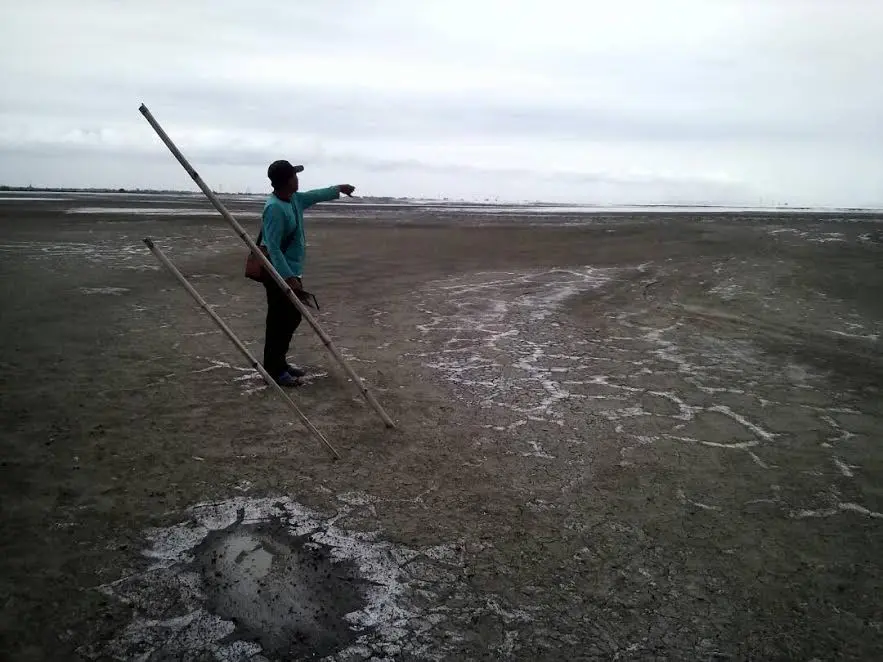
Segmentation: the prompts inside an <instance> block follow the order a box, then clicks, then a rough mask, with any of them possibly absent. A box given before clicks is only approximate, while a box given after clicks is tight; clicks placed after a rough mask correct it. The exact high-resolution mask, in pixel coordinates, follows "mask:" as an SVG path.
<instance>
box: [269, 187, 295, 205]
mask: <svg viewBox="0 0 883 662" xmlns="http://www.w3.org/2000/svg"><path fill="white" fill-rule="evenodd" d="M273 195H275V196H276V197H277V198H279V199H280V200H285V202H291V193H288V194H286V193H283V192H282V191H277V190H276V189H273Z"/></svg>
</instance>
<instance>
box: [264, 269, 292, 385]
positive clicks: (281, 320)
mask: <svg viewBox="0 0 883 662" xmlns="http://www.w3.org/2000/svg"><path fill="white" fill-rule="evenodd" d="M264 289H265V290H266V291H267V329H266V334H265V336H264V369H265V370H266V371H267V372H269V373H270V376H271V377H279V376H280V375H281V374H282V373H283V372H285V366H286V356H287V355H288V348H289V346H290V345H291V337H292V336H293V335H294V332H295V330H296V329H297V327H298V326H299V325H300V322H301V314H300V311H298V309H297V308H295V307H294V304H293V303H291V301H290V300H289V299H288V297H287V296H285V292H283V291H282V290H281V289H280V288H279V286H278V285H276V282H275V281H274V280H273V279H272V278H268V279H267V280H265V281H264Z"/></svg>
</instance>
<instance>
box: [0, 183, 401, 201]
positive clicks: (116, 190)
mask: <svg viewBox="0 0 883 662" xmlns="http://www.w3.org/2000/svg"><path fill="white" fill-rule="evenodd" d="M28 191H32V192H34V193H139V194H143V195H151V194H157V195H160V194H162V195H168V194H178V195H195V194H196V193H198V191H181V190H177V189H155V188H58V187H53V188H46V187H41V186H7V185H5V184H2V185H0V192H15V193H22V192H28ZM214 193H215V194H216V195H223V196H236V195H249V196H253V195H266V194H265V193H257V194H255V193H246V192H242V191H238V192H224V193H221V192H219V191H215V192H214ZM359 200H360V201H372V202H409V201H410V200H411V198H392V197H385V196H384V197H376V198H373V197H370V196H360V197H359Z"/></svg>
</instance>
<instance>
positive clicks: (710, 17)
mask: <svg viewBox="0 0 883 662" xmlns="http://www.w3.org/2000/svg"><path fill="white" fill-rule="evenodd" d="M881 35H883V0H616V1H614V0H606V1H604V2H586V1H585V0H584V1H582V2H577V0H572V1H560V2H559V1H556V0H542V1H537V0H532V1H531V2H522V1H519V0H510V1H508V2H507V1H504V0H500V1H496V2H495V1H489V0H488V1H486V0H426V1H424V2H417V1H416V0H359V1H356V0H351V1H344V0H321V1H319V0H314V1H310V2H308V1H306V0H287V1H286V0H272V1H270V0H250V1H246V0H235V1H234V0H212V1H211V2H208V1H204V2H203V1H200V2H196V1H195V0H177V1H165V0H163V1H160V0H150V1H149V2H134V1H124V0H76V1H73V0H29V1H28V2H13V1H11V0H10V1H9V2H4V3H3V7H2V9H0V89H2V90H3V92H2V94H0V183H7V184H16V185H27V184H33V185H34V186H102V187H103V186H111V187H126V188H134V187H141V188H150V187H157V188H177V189H187V188H195V187H194V185H193V184H192V182H191V181H190V180H189V178H188V176H187V175H186V173H185V172H184V170H183V169H182V168H181V167H180V166H179V165H178V164H177V162H176V161H174V159H173V158H172V156H171V154H170V153H169V152H168V151H167V150H166V149H165V147H164V146H163V145H162V144H161V143H160V142H159V140H158V138H157V137H156V135H155V134H154V133H153V131H152V130H151V128H150V126H149V125H148V124H147V122H146V121H145V120H144V119H143V118H142V116H141V115H140V113H139V112H138V106H139V105H140V104H141V102H142V101H143V102H144V103H145V104H146V105H147V106H148V107H149V108H150V110H151V111H152V112H153V114H154V115H155V116H156V117H157V119H158V120H159V121H160V122H161V123H162V124H163V126H164V127H165V128H166V130H167V131H168V132H169V134H170V135H171V137H172V139H173V140H175V141H176V143H177V144H178V146H179V147H180V148H181V150H182V151H183V152H184V154H185V155H186V156H187V157H188V158H189V159H190V160H191V161H192V162H193V164H194V166H195V167H196V169H197V170H198V171H199V172H200V174H202V176H203V178H204V179H205V180H206V181H207V182H208V183H209V184H210V185H211V186H213V187H216V188H218V187H220V188H222V189H223V190H225V191H235V190H240V191H244V190H250V191H252V192H255V193H258V192H263V191H266V190H267V189H268V181H267V179H266V167H267V165H268V164H269V162H270V161H272V160H274V159H277V158H288V159H290V160H291V161H293V162H299V163H303V164H304V165H305V166H306V168H307V170H306V172H305V173H304V174H303V176H302V181H303V185H304V186H306V187H316V186H322V185H326V184H332V183H344V182H348V183H352V184H354V185H356V186H357V188H358V191H357V192H358V193H362V194H364V195H394V196H421V197H450V198H470V199H471V198H478V199H484V198H500V199H501V200H525V199H526V200H534V199H544V200H560V201H574V202H597V203H625V202H638V203H640V202H676V201H678V202H686V201H689V202H712V203H725V204H729V203H743V204H758V203H763V204H774V203H784V202H787V203H791V204H813V205H875V206H883V84H881V80H883V73H881V64H883V38H881Z"/></svg>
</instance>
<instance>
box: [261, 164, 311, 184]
mask: <svg viewBox="0 0 883 662" xmlns="http://www.w3.org/2000/svg"><path fill="white" fill-rule="evenodd" d="M303 171H304V167H303V166H302V165H294V166H293V165H291V164H290V163H289V162H288V161H285V160H284V159H280V160H278V161H273V163H271V164H270V167H269V168H267V177H269V178H270V182H271V183H272V184H273V186H274V187H275V186H278V185H280V184H284V183H285V182H287V181H288V180H289V179H290V178H291V176H292V175H293V174H295V173H297V172H303Z"/></svg>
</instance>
